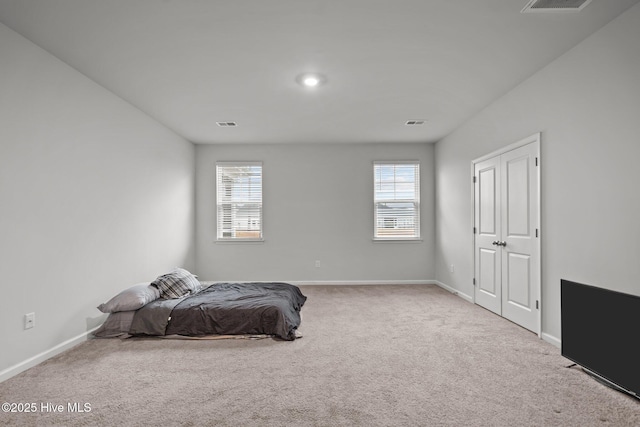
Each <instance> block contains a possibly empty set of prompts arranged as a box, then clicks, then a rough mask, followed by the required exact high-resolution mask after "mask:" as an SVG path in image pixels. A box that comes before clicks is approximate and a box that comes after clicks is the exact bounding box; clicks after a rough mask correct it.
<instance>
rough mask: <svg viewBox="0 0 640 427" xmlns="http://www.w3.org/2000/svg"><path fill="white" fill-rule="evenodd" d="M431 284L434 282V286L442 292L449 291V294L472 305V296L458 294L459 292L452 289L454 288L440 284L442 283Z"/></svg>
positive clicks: (435, 281)
mask: <svg viewBox="0 0 640 427" xmlns="http://www.w3.org/2000/svg"><path fill="white" fill-rule="evenodd" d="M433 282H434V283H435V284H436V285H438V286H440V287H441V288H442V289H444V290H446V291H449V292H451V293H452V294H454V295H457V296H459V297H460V298H462V299H464V300H467V301H468V302H470V303H473V297H472V296H470V295H467V294H465V293H464V292H460V291H459V290H457V289H454V288H452V287H451V286H449V285H445V284H444V283H442V282H440V281H438V280H434V281H433Z"/></svg>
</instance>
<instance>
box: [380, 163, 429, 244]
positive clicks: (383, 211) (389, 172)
mask: <svg viewBox="0 0 640 427" xmlns="http://www.w3.org/2000/svg"><path fill="white" fill-rule="evenodd" d="M373 176H374V197H373V199H374V216H375V218H374V238H375V239H380V240H384V239H389V240H399V239H407V240H410V239H419V238H420V163H418V162H415V161H410V162H397V161H396V162H374V164H373Z"/></svg>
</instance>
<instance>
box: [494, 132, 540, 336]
mask: <svg viewBox="0 0 640 427" xmlns="http://www.w3.org/2000/svg"><path fill="white" fill-rule="evenodd" d="M537 151H538V150H537V147H535V146H534V144H529V145H525V146H524V147H521V148H518V149H515V150H513V151H509V152H507V153H505V154H503V155H502V156H501V169H502V172H503V174H502V188H501V193H502V225H501V230H502V239H501V240H502V241H503V242H504V243H505V244H503V246H501V249H500V250H501V252H502V255H501V257H502V315H503V316H504V317H506V318H507V319H509V320H511V321H512V322H515V323H517V324H518V325H520V326H523V327H525V328H527V329H529V330H532V331H535V332H537V328H538V326H537V325H538V312H537V308H536V301H537V295H538V288H537V286H538V283H539V277H538V276H539V271H540V268H539V262H540V260H539V255H538V253H537V252H538V242H537V237H536V227H537V224H538V217H537V216H538V187H537V186H538V180H537V174H536V156H537Z"/></svg>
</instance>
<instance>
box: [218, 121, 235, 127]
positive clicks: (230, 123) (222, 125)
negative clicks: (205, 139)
mask: <svg viewBox="0 0 640 427" xmlns="http://www.w3.org/2000/svg"><path fill="white" fill-rule="evenodd" d="M216 124H217V125H218V126H220V127H221V128H226V127H234V126H238V124H237V123H236V122H216Z"/></svg>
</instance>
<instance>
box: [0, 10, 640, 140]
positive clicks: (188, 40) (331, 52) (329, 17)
mask: <svg viewBox="0 0 640 427" xmlns="http://www.w3.org/2000/svg"><path fill="white" fill-rule="evenodd" d="M638 1H640V0H593V1H592V2H591V3H590V4H589V5H588V6H587V7H586V8H585V9H583V10H582V11H581V12H579V13H566V12H565V13H525V14H523V13H520V11H521V9H522V8H523V7H524V6H525V4H526V3H527V0H342V1H330V0H227V1H223V0H0V22H2V23H4V24H6V25H7V26H9V27H10V28H12V29H14V30H15V31H17V32H18V33H20V34H22V35H23V36H25V37H26V38H28V39H30V40H31V41H33V42H34V43H36V44H38V45H39V46H41V47H43V48H44V49H46V50H47V51H49V52H50V53H52V54H53V55H55V56H56V57H58V58H60V59H61V60H63V61H65V62H66V63H68V64H69V65H71V66H72V67H74V68H75V69H77V70H78V71H80V72H81V73H83V74H85V75H87V76H88V77H90V78H91V79H93V80H94V81H96V82H98V83H99V84H101V85H102V86H104V87H105V88H107V89H109V90H110V91H112V92H113V93H115V94H117V95H118V96H120V97H122V98H124V99H125V100H127V101H129V102H130V103H131V104H133V105H135V106H136V107H138V108H139V109H140V110H142V111H144V112H146V113H147V114H149V115H150V116H152V117H154V118H155V119H156V120H158V121H160V122H161V123H163V124H165V125H166V126H168V127H169V128H171V129H173V130H174V131H175V132H177V133H178V134H180V135H182V136H184V137H185V138H186V139H188V140H190V141H193V142H195V143H231V142H252V143H261V142H269V143H277V142H336V143H351V142H435V141H437V140H439V139H441V138H442V137H444V136H445V135H447V134H448V133H449V132H451V131H452V130H454V129H455V128H456V127H458V126H460V125H461V124H462V123H463V122H465V121H466V120H467V119H469V118H470V117H471V116H472V115H474V114H475V113H476V112H478V111H479V110H481V109H482V108H483V107H485V106H486V105H488V104H489V103H491V102H492V101H493V100H495V99H497V98H499V97H500V96H502V95H503V94H504V93H506V92H507V91H508V90H510V89H511V88H513V87H514V86H516V85H517V84H519V83H520V82H522V81H523V80H525V79H526V78H528V77H529V76H531V75H532V74H534V73H535V72H536V71H538V70H539V69H541V68H542V67H544V66H545V65H546V64H548V63H549V62H551V61H553V60H554V59H555V58H557V57H558V56H560V55H561V54H563V53H564V52H566V51H567V50H568V49H570V48H571V47H573V46H575V45H576V44H577V43H579V42H580V41H581V40H583V39H584V38H586V37H587V36H589V35H590V34H592V33H593V32H595V31H596V30H598V29H599V28H601V27H602V26H603V25H604V24H606V23H607V22H609V21H610V20H611V19H613V18H614V17H616V16H617V15H619V14H620V13H622V12H623V11H625V10H626V9H627V8H629V7H630V6H632V5H634V4H635V3H637V2H638ZM305 71H317V72H321V73H323V74H324V75H326V77H327V79H328V81H327V83H326V84H325V85H324V86H322V87H319V88H316V89H314V90H309V89H305V88H302V87H300V86H299V85H298V84H297V83H296V81H295V79H296V76H297V75H298V74H300V73H302V72H305ZM416 119H426V120H427V122H426V123H425V124H424V125H422V126H405V125H404V123H405V122H406V121H407V120H416ZM217 121H235V122H237V124H238V126H237V127H218V126H217V125H216V122H217Z"/></svg>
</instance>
